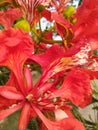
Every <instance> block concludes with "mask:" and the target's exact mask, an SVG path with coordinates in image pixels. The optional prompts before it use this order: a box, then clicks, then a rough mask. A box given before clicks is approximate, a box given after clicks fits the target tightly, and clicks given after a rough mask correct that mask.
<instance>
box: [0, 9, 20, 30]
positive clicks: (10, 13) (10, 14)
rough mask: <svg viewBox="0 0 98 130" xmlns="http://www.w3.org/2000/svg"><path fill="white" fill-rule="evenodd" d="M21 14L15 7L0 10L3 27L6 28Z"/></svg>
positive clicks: (0, 21)
mask: <svg viewBox="0 0 98 130" xmlns="http://www.w3.org/2000/svg"><path fill="white" fill-rule="evenodd" d="M21 16H22V13H21V11H20V10H19V9H17V8H14V9H10V10H7V11H4V12H0V23H1V24H3V26H4V27H5V29H8V28H10V27H11V26H12V25H13V24H14V22H15V20H17V19H18V18H20V17H21Z"/></svg>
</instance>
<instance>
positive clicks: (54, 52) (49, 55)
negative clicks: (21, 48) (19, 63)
mask: <svg viewBox="0 0 98 130" xmlns="http://www.w3.org/2000/svg"><path fill="white" fill-rule="evenodd" d="M64 54H65V52H64V50H63V49H62V48H60V46H59V45H53V46H52V47H51V48H49V49H48V50H47V51H46V52H45V53H44V54H39V55H32V57H31V59H33V60H34V61H36V62H37V63H39V64H40V65H41V67H42V69H43V70H45V69H46V67H47V66H48V65H49V64H50V63H51V62H53V61H54V60H56V59H57V58H60V57H63V56H64Z"/></svg>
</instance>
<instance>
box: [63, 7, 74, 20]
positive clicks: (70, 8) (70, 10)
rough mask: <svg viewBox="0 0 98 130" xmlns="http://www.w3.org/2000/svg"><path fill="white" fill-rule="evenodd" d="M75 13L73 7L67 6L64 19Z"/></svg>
mask: <svg viewBox="0 0 98 130" xmlns="http://www.w3.org/2000/svg"><path fill="white" fill-rule="evenodd" d="M75 12H76V9H75V7H74V6H68V7H66V10H65V11H64V14H63V15H64V17H65V18H69V17H71V16H72V15H73V14H74V13H75Z"/></svg>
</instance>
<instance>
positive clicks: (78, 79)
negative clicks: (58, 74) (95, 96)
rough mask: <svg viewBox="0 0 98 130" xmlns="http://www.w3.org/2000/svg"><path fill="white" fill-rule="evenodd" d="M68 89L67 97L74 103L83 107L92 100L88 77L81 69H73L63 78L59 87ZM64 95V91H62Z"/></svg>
mask: <svg viewBox="0 0 98 130" xmlns="http://www.w3.org/2000/svg"><path fill="white" fill-rule="evenodd" d="M64 87H65V93H66V89H68V90H70V97H69V99H70V100H71V101H72V102H73V103H74V104H75V105H80V106H81V107H84V106H85V105H87V104H88V103H90V102H91V100H92V88H91V84H90V77H89V76H88V75H87V74H86V73H85V72H84V71H83V70H81V69H74V70H73V71H71V72H70V73H69V74H68V76H67V77H66V78H65V80H64V82H63V84H62V86H61V88H64ZM62 94H63V95H62V96H64V93H62Z"/></svg>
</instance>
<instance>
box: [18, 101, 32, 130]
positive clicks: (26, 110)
mask: <svg viewBox="0 0 98 130" xmlns="http://www.w3.org/2000/svg"><path fill="white" fill-rule="evenodd" d="M30 109H31V106H30V104H28V103H25V105H24V107H23V108H22V111H21V114H20V118H19V125H18V130H25V129H26V127H27V124H28V122H29V118H30Z"/></svg>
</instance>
